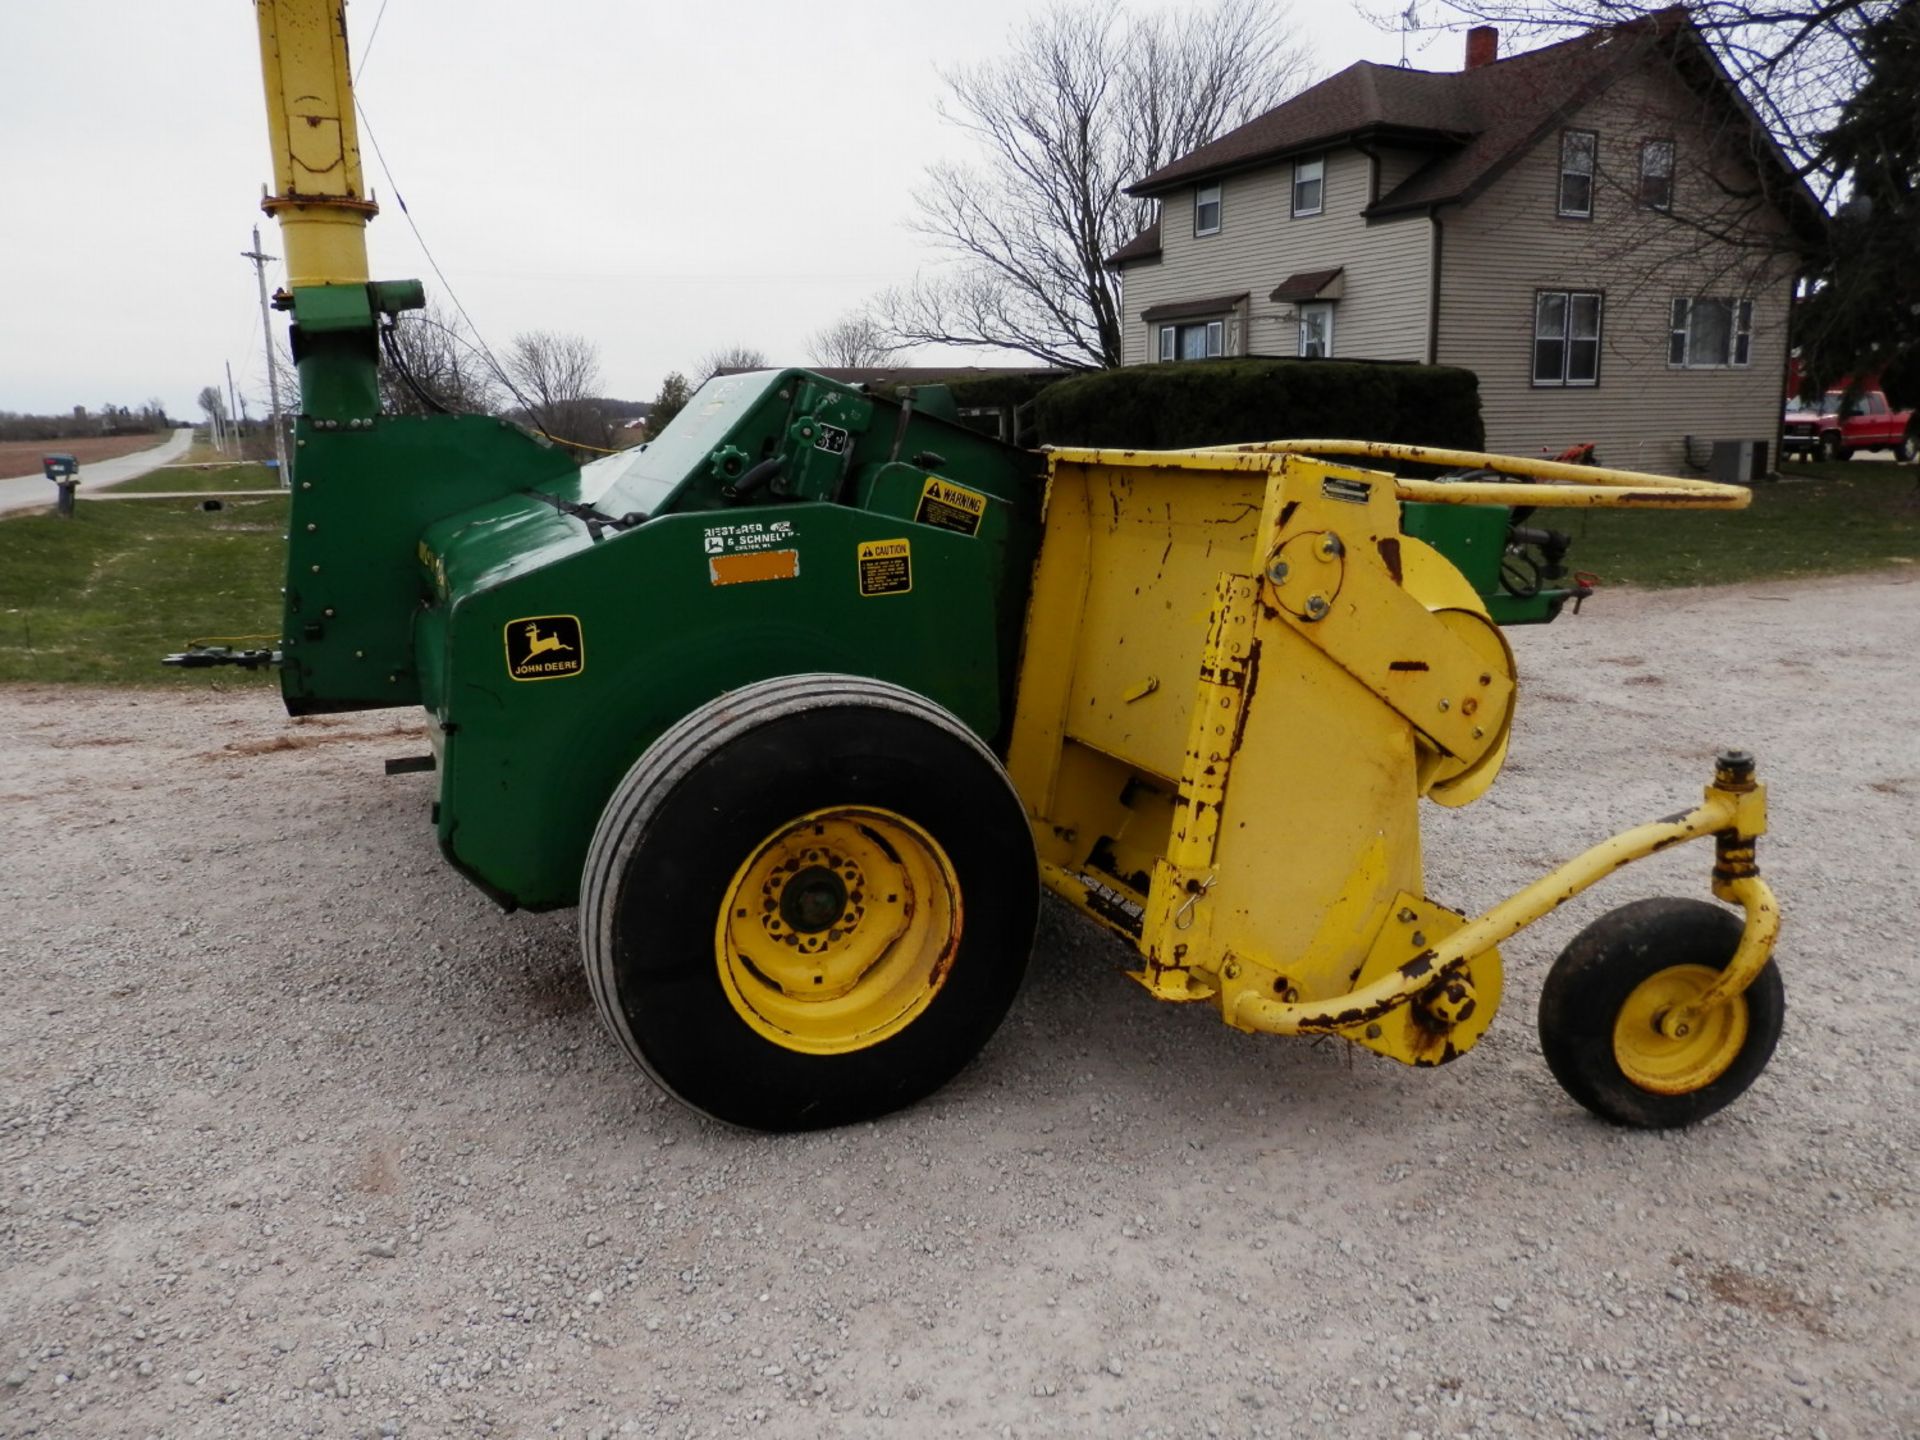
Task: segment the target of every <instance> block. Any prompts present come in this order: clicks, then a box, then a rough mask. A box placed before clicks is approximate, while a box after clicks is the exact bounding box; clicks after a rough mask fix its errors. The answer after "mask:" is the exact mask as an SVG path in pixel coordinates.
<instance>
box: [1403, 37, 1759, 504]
mask: <svg viewBox="0 0 1920 1440" xmlns="http://www.w3.org/2000/svg"><path fill="white" fill-rule="evenodd" d="M1696 110H1697V102H1693V101H1692V100H1691V97H1690V96H1689V95H1688V92H1686V91H1684V90H1682V89H1681V88H1680V87H1679V86H1678V84H1677V83H1676V82H1674V81H1672V80H1671V79H1669V78H1668V77H1666V76H1665V75H1664V74H1662V73H1660V72H1657V71H1642V72H1637V73H1635V74H1632V75H1629V76H1626V77H1623V78H1622V79H1621V80H1620V81H1619V82H1618V83H1616V84H1615V85H1614V86H1612V87H1611V88H1610V89H1609V90H1608V91H1607V92H1606V93H1605V94H1604V95H1602V96H1600V97H1598V98H1596V99H1595V100H1593V101H1591V102H1590V103H1588V104H1587V105H1585V106H1583V107H1581V109H1580V110H1579V111H1578V112H1577V113H1575V114H1573V115H1571V116H1569V117H1568V118H1567V120H1566V124H1567V125H1568V126H1570V127H1572V128H1578V129H1588V130H1593V131H1595V132H1597V133H1598V135H1599V147H1600V153H1599V162H1598V169H1599V178H1598V180H1597V181H1596V184H1595V186H1594V201H1593V210H1594V215H1593V219H1591V220H1584V221H1583V220H1572V219H1562V218H1560V217H1558V216H1557V215H1556V213H1555V210H1556V200H1557V187H1558V183H1559V159H1560V145H1559V134H1558V132H1557V131H1555V132H1553V133H1550V134H1548V135H1547V136H1546V137H1544V138H1543V139H1542V141H1541V142H1540V143H1539V144H1538V145H1536V146H1534V147H1533V149H1532V150H1530V151H1529V152H1528V153H1526V154H1525V155H1524V156H1522V157H1521V158H1520V159H1519V160H1518V161H1517V162H1516V163H1515V164H1514V165H1513V167H1512V168H1511V169H1509V170H1508V171H1507V172H1506V173H1505V174H1504V175H1502V176H1501V177H1500V178H1499V179H1498V180H1496V181H1495V182H1494V183H1493V184H1492V185H1491V186H1490V187H1489V188H1488V189H1487V190H1486V191H1485V192H1484V193H1483V194H1482V195H1480V196H1479V197H1478V198H1477V199H1475V200H1474V201H1473V202H1472V203H1471V204H1469V205H1466V206H1464V207H1449V208H1448V209H1447V210H1445V211H1443V212H1442V223H1443V225H1444V239H1443V256H1442V263H1441V281H1440V317H1439V347H1438V354H1437V356H1436V358H1437V359H1438V360H1439V361H1441V362H1442V363H1444V364H1450V365H1460V366H1464V367H1466V368H1467V369H1470V370H1473V371H1475V372H1476V373H1477V374H1478V375H1479V377H1480V399H1481V408H1482V413H1483V414H1484V415H1485V418H1486V426H1487V446H1488V448H1489V449H1491V450H1496V451H1503V452H1507V453H1511V454H1516V455H1533V454H1538V453H1539V452H1540V451H1541V450H1543V449H1546V450H1550V451H1557V450H1559V449H1561V448H1563V447H1565V446H1567V445H1570V444H1574V443H1578V442H1584V441H1592V442H1594V443H1595V445H1596V446H1597V447H1598V453H1599V455H1600V459H1601V461H1602V463H1604V464H1607V465H1612V466H1617V467H1621V468H1624V469H1632V470H1648V471H1654V472H1661V473H1673V474H1686V473H1688V471H1689V468H1690V467H1689V465H1688V455H1687V449H1686V444H1685V437H1687V436H1693V437H1695V438H1694V447H1693V460H1694V461H1695V462H1696V466H1695V467H1693V468H1697V465H1698V464H1699V463H1704V461H1705V458H1706V453H1707V444H1706V442H1709V441H1711V440H1715V439H1764V440H1766V441H1768V442H1769V444H1771V443H1772V442H1773V441H1774V439H1775V437H1776V435H1777V431H1778V428H1779V422H1780V396H1781V386H1782V383H1783V381H1782V377H1783V376H1784V374H1785V367H1786V351H1787V334H1786V330H1787V312H1788V308H1789V303H1790V297H1791V290H1792V280H1791V276H1790V275H1789V274H1787V273H1785V272H1784V270H1782V269H1781V267H1779V266H1777V265H1775V266H1767V265H1765V264H1762V263H1759V262H1755V261H1752V260H1748V259H1745V258H1743V257H1741V256H1740V255H1739V254H1738V252H1736V251H1735V250H1734V249H1733V248H1732V247H1729V246H1726V245H1724V244H1720V243H1717V242H1713V241H1710V240H1705V239H1703V238H1702V237H1701V235H1700V234H1699V233H1698V232H1697V231H1695V230H1693V229H1690V228H1688V227H1686V226H1684V225H1681V224H1676V223H1675V222H1674V221H1672V220H1671V219H1668V218H1667V217H1665V216H1662V215H1658V214H1656V213H1654V212H1651V211H1647V210H1644V209H1641V208H1640V207H1639V206H1638V204H1637V199H1636V196H1635V194H1634V189H1635V185H1636V183H1637V177H1638V171H1639V161H1640V145H1641V142H1642V141H1643V140H1645V139H1655V138H1666V137H1673V138H1674V139H1675V140H1676V141H1677V143H1678V146H1679V152H1680V162H1679V165H1678V166H1677V167H1676V176H1675V186H1676V209H1677V210H1678V211H1679V213H1681V214H1685V213H1686V212H1687V210H1688V208H1689V205H1690V203H1691V204H1692V205H1693V206H1694V207H1697V209H1696V213H1698V212H1699V211H1705V210H1708V209H1710V207H1711V206H1712V205H1713V204H1714V203H1715V202H1714V193H1715V190H1714V187H1715V180H1714V178H1713V173H1714V172H1715V171H1716V170H1717V171H1718V172H1719V174H1720V176H1721V178H1722V179H1723V180H1724V179H1731V180H1733V181H1734V182H1735V183H1736V184H1744V185H1747V186H1751V185H1752V184H1753V178H1752V176H1751V175H1750V174H1743V173H1741V167H1739V166H1737V165H1736V164H1735V163H1734V162H1732V161H1731V160H1728V159H1717V158H1715V157H1714V150H1713V146H1712V145H1711V144H1710V141H1709V135H1708V132H1707V131H1706V130H1705V129H1704V128H1703V127H1702V126H1701V125H1699V124H1698V123H1697V122H1694V121H1693V120H1692V119H1691V117H1692V115H1693V114H1694V113H1695V112H1696ZM1683 117H1684V118H1683ZM1560 289H1564V290H1597V291H1599V292H1601V293H1602V295H1603V297H1604V299H1603V301H1602V315H1603V318H1602V322H1601V345H1600V367H1599V381H1598V383H1597V384H1596V385H1593V386H1591V387H1577V388H1576V387H1568V388H1564V389H1562V388H1555V387H1539V386H1535V385H1534V384H1533V383H1532V351H1533V306H1534V295H1535V292H1536V291H1539V290H1560ZM1691 295H1731V296H1743V297H1745V298H1749V299H1751V300H1752V301H1753V302H1754V319H1753V338H1752V355H1751V363H1750V364H1749V365H1748V366H1747V367H1745V368H1741V369H1723V370H1678V369H1670V368H1669V367H1668V365H1667V339H1668V325H1669V313H1670V312H1669V306H1670V304H1671V301H1672V300H1673V298H1674V297H1676V296H1691Z"/></svg>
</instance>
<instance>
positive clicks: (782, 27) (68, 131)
mask: <svg viewBox="0 0 1920 1440" xmlns="http://www.w3.org/2000/svg"><path fill="white" fill-rule="evenodd" d="M1032 8H1033V4H1032V3H1031V0H958V3H940V4H930V3H924V0H840V3H837V4H833V5H824V6H822V5H804V4H795V3H792V0H782V3H772V0H765V3H763V0H695V3H679V4H659V3H635V0H538V3H518V4H510V3H506V0H386V7H385V13H384V15H382V13H381V0H353V3H352V5H351V7H350V9H349V11H348V32H349V38H350V42H351V44H352V45H353V48H354V53H355V58H356V63H361V62H364V68H363V69H362V70H361V73H360V87H359V94H360V99H361V103H362V105H363V106H364V108H365V110H366V114H367V119H368V122H369V125H370V128H371V130H372V133H373V136H374V137H375V138H377V139H378V141H379V144H380V147H381V149H382V150H383V151H384V152H385V156H386V160H387V163H388V165H389V166H391V177H392V178H391V180H389V178H388V176H387V175H386V174H383V173H382V170H381V166H380V163H379V161H378V160H377V159H376V157H375V155H374V153H373V146H372V145H371V144H370V143H369V142H368V135H367V131H366V130H365V129H363V130H362V132H361V146H362V151H363V159H364V162H365V174H366V178H367V181H368V183H369V184H370V185H371V186H372V187H373V189H374V192H375V196H376V198H377V199H378V200H379V201H380V202H381V205H382V207H383V211H382V214H381V215H380V217H379V218H378V219H376V220H375V221H374V222H373V224H372V226H371V227H370V228H369V231H368V239H369V248H370V250H371V253H372V266H373V274H374V275H375V276H376V277H380V278H406V277H419V278H423V279H425V280H426V281H427V283H428V288H429V293H430V294H431V293H433V292H434V291H435V290H436V289H437V286H436V285H435V282H434V280H433V277H432V275H431V274H430V272H429V270H428V266H427V263H426V261H425V259H424V258H423V257H422V255H421V252H420V247H419V244H418V243H417V242H416V241H415V239H414V237H413V234H412V232H411V231H410V230H409V229H408V227H407V222H406V220H405V218H403V217H402V215H401V213H400V208H399V206H398V205H397V204H396V203H395V187H396V186H397V187H398V190H399V193H400V194H401V195H403V196H404V197H405V199H406V203H407V206H408V208H409V210H410V211H411V213H412V216H413V219H414V221H415V222H416V223H417V224H418V225H419V227H420V230H421V232H422V234H423V235H424V236H425V238H426V242H427V244H428V245H430V246H431V247H432V248H433V252H434V255H435V257H436V258H437V259H438V260H439V262H440V265H441V268H442V269H443V270H445V272H446V274H447V278H448V279H449V281H451V283H452V285H453V287H454V289H455V291H456V292H457V293H458V295H459V297H460V299H461V300H462V301H463V302H464V303H465V305H466V307H467V310H468V312H469V313H470V314H471V315H472V317H473V319H474V321H475V322H476V323H477V324H478V325H479V327H480V330H481V332H482V333H483V334H484V335H485V336H486V337H487V339H488V341H489V343H491V344H492V345H493V346H494V347H495V348H496V349H498V348H499V347H500V346H502V345H504V344H505V343H506V342H507V341H508V340H509V339H510V338H511V337H512V336H513V335H514V334H515V333H516V332H518V331H521V330H526V329H532V328H548V329H557V330H571V331H577V332H579V333H581V334H584V335H586V336H588V337H590V338H591V339H593V340H594V341H595V342H596V343H597V344H598V345H599V347H600V354H601V359H602V370H603V375H604V381H605V383H604V387H603V388H604V390H605V393H607V394H609V395H614V396H619V397H622V398H627V399H647V398H650V397H651V396H652V395H653V393H654V392H655V390H656V389H657V388H658V387H659V383H660V380H661V377H662V376H663V375H664V374H665V373H666V372H667V371H668V370H671V369H676V368H678V369H685V368H687V367H689V366H691V365H692V364H693V362H694V361H695V360H696V359H698V357H699V356H700V355H701V354H702V353H704V352H705V351H708V350H710V349H713V348H715V347H716V346H719V345H723V344H742V345H751V346H755V347H758V348H760V349H762V350H764V351H766V352H767V354H768V355H769V356H770V357H771V358H772V359H774V360H775V361H782V362H784V361H790V362H795V363H804V361H805V339H806V336H807V335H808V334H809V333H810V332H812V331H814V330H817V329H819V328H820V327H822V326H824V325H826V324H828V323H830V322H831V321H833V320H834V319H835V318H836V317H838V316H839V315H841V314H842V313H843V312H845V311H846V310H848V309H850V308H851V307H853V306H855V305H857V304H858V303H859V302H860V301H862V300H863V299H864V298H865V297H867V296H868V295H870V294H872V293H873V292H874V291H876V290H878V289H881V288H883V287H885V286H886V285H889V284H892V283H895V282H899V281H904V280H908V279H910V278H912V276H913V275H914V274H915V273H916V271H918V270H921V269H923V268H929V267H932V266H934V265H937V264H938V263H939V256H938V255H937V254H936V253H934V252H933V251H931V250H930V249H929V248H928V247H927V245H926V242H925V241H923V240H922V239H920V238H919V237H918V236H916V235H914V234H913V233H911V232H910V231H909V230H908V229H907V228H906V227H905V225H904V223H903V222H904V221H905V219H906V218H907V216H908V214H909V211H910V194H911V191H912V189H913V187H914V185H915V184H916V182H917V180H918V179H919V176H920V173H921V170H922V168H923V167H924V166H925V165H926V163H927V162H928V161H930V160H933V159H937V158H941V157H943V156H960V155H963V154H964V153H965V152H966V148H967V141H966V138H965V136H964V135H962V134H961V133H960V132H959V131H957V130H956V129H955V128H954V127H953V126H951V125H950V124H947V123H945V122H943V121H941V119H940V118H939V115H938V112H937V109H936V106H937V102H938V100H939V98H940V96H941V93H942V86H941V83H940V79H939V75H938V73H937V67H939V66H941V65H952V64H954V63H959V62H964V61H967V60H972V59H979V58H984V57H987V56H990V55H993V54H996V53H999V52H1000V51H1002V50H1003V49H1004V48H1005V47H1006V45H1007V42H1008V35H1009V32H1010V31H1011V30H1012V29H1013V27H1014V26H1016V25H1017V24H1018V23H1019V22H1020V21H1021V19H1022V18H1023V17H1024V16H1025V15H1027V14H1028V13H1029V12H1030V11H1031V9H1032ZM1383 8H1385V7H1384V6H1383ZM1293 15H1294V18H1295V20H1296V22H1297V24H1298V27H1299V38H1300V39H1302V40H1303V41H1305V42H1307V43H1309V44H1310V45H1311V47H1312V49H1313V52H1314V56H1315V62H1316V66H1317V72H1318V73H1320V74H1328V73H1331V72H1332V71H1334V70H1337V69H1340V68H1342V67H1343V66H1345V65H1348V64H1350V63H1352V62H1353V61H1355V60H1362V59H1371V60H1380V61H1397V60H1398V59H1399V58H1400V43H1401V42H1400V38H1399V36H1398V35H1395V34H1385V33H1382V32H1381V31H1379V30H1377V29H1375V28H1374V27H1373V26H1371V25H1370V24H1368V23H1367V21H1365V20H1364V19H1362V18H1361V16H1360V15H1359V14H1358V13H1357V12H1356V11H1355V10H1354V9H1353V8H1352V3H1351V0H1296V3H1295V4H1294V6H1293ZM376 17H378V18H379V28H378V32H377V34H375V33H374V24H375V20H376ZM370 40H371V43H369V42H370ZM1418 41H1419V43H1417V44H1416V46H1415V49H1414V51H1413V63H1414V64H1416V65H1420V66H1422V67H1423V68H1430V69H1445V68H1451V67H1452V66H1453V65H1455V64H1456V63H1457V55H1456V53H1455V52H1456V51H1457V50H1458V48H1459V46H1460V43H1461V42H1460V40H1459V38H1458V36H1457V35H1451V36H1450V35H1445V34H1438V33H1431V34H1427V35H1423V36H1420V37H1418ZM0 54H4V55H5V56H6V58H7V62H8V63H7V66H6V77H7V78H6V83H5V84H4V85H0V155H3V156H4V157H5V171H6V173H5V182H4V184H0V235H3V236H4V237H5V238H4V242H0V243H4V247H5V249H4V254H5V256H6V260H7V263H6V265H5V267H4V277H5V278H4V288H3V289H0V410H27V411H51V410H61V409H65V408H67V407H70V406H72V405H75V404H85V405H88V406H98V405H100V404H102V403H104V402H108V401H114V402H118V403H124V404H138V403H139V402H140V401H142V400H144V399H145V398H146V397H148V396H152V395H157V396H159V397H160V398H161V399H163V400H164V401H165V402H166V403H167V406H168V408H169V410H170V411H171V412H172V413H174V414H177V415H182V416H186V415H192V414H195V413H197V412H196V411H195V407H194V404H193V396H194V395H195V394H196V393H197V392H198V390H199V388H200V387H201V386H202V385H205V384H209V383H212V382H215V381H218V380H220V379H221V378H222V376H223V373H224V372H223V365H224V364H225V363H226V362H228V361H231V362H232V365H233V371H234V376H235V379H236V381H237V382H238V384H239V385H240V387H241V388H242V389H243V390H244V391H247V392H248V393H251V394H261V393H264V390H265V378H264V377H265V366H264V362H263V361H262V360H261V358H260V353H261V349H260V322H259V310H258V301H257V298H256V294H255V290H254V280H253V272H252V269H251V267H250V266H249V265H248V264H247V262H245V261H244V260H242V259H241V258H240V252H241V251H243V250H245V249H247V248H248V230H249V227H250V226H252V225H253V224H254V223H255V222H256V221H258V222H260V223H261V225H262V239H263V241H264V242H265V248H266V250H267V252H268V253H270V254H278V253H280V245H279V236H278V234H277V233H276V231H275V228H274V227H273V226H272V225H271V224H270V223H268V222H266V221H265V219H264V217H262V216H261V215H260V213H259V210H258V208H257V207H258V203H259V196H260V187H261V184H262V182H264V181H265V180H267V179H268V178H269V168H268V153H267V140H266V124H265V119H264V107H263V102H262V98H261V90H260V69H259V59H258V42H257V36H256V31H255V28H254V22H253V7H252V6H251V5H249V4H246V3H244V0H190V3H172V0H166V3H163V0H58V3H55V0H0ZM283 278H284V277H283V276H282V275H281V274H280V273H278V267H275V273H272V274H270V277H269V279H270V285H278V284H279V283H281V281H282V279H283ZM275 323H276V325H277V326H278V325H282V324H284V321H283V320H282V319H281V318H280V317H279V316H276V317H275ZM920 358H935V357H928V356H923V357H920Z"/></svg>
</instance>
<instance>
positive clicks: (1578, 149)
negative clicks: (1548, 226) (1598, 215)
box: [1560, 130, 1600, 220]
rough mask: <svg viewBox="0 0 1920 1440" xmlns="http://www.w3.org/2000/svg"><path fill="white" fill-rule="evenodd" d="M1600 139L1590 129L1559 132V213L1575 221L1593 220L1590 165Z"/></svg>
mask: <svg viewBox="0 0 1920 1440" xmlns="http://www.w3.org/2000/svg"><path fill="white" fill-rule="evenodd" d="M1599 150H1600V137H1599V136H1598V135H1596V134H1595V133H1594V132H1593V131H1591V130H1562V131H1561V132H1560V213H1561V214H1562V215H1565V216H1568V217H1570V218H1572V219H1576V220H1591V219H1592V218H1593V162H1594V157H1595V156H1596V155H1597V154H1598V153H1599Z"/></svg>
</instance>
